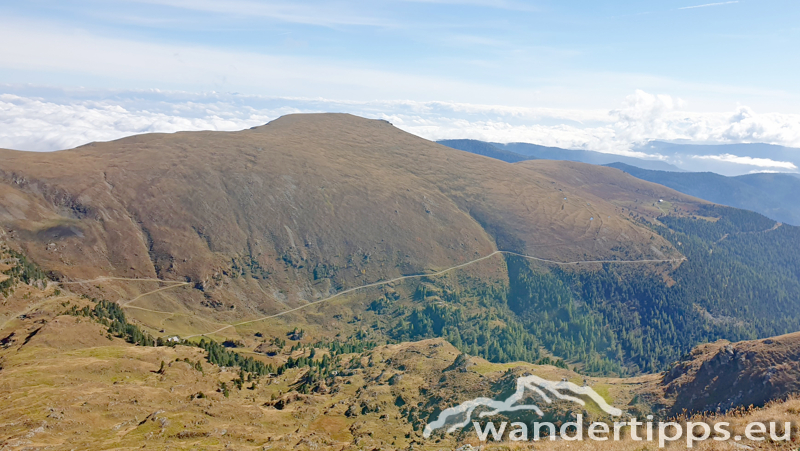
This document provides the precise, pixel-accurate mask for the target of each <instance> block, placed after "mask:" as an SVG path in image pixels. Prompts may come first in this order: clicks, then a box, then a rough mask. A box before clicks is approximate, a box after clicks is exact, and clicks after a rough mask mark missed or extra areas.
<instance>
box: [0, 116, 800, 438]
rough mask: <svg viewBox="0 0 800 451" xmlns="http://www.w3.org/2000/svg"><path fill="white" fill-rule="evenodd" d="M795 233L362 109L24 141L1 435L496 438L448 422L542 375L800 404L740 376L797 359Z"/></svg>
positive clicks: (664, 399) (671, 400) (672, 406)
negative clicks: (64, 142)
mask: <svg viewBox="0 0 800 451" xmlns="http://www.w3.org/2000/svg"><path fill="white" fill-rule="evenodd" d="M798 244H800V228H798V227H793V226H791V225H788V224H782V223H777V222H775V221H774V220H771V219H769V218H767V217H765V216H763V215H760V214H758V213H754V212H750V211H746V210H741V209H736V208H732V207H727V206H721V205H716V204H712V203H709V202H707V201H704V200H701V199H698V198H695V197H692V196H689V195H686V194H682V193H680V192H678V191H675V190H673V189H671V188H667V187H664V186H662V185H658V184H655V183H651V182H647V181H644V180H641V179H638V178H636V177H633V176H632V175H630V174H626V173H625V172H623V171H621V170H619V169H615V168H609V167H602V166H595V165H589V164H584V163H579V162H572V161H552V160H526V161H520V162H517V163H513V164H512V163H507V162H503V161H500V160H498V159H494V158H488V157H486V156H481V155H474V154H471V153H468V152H463V151H459V150H455V149H451V148H448V147H446V146H442V145H439V144H436V143H432V142H430V141H426V140H424V139H421V138H419V137H416V136H413V135H410V134H408V133H405V132H402V131H400V130H398V129H396V128H394V127H393V126H391V125H390V124H389V123H387V122H385V121H373V120H366V119H362V118H358V117H354V116H350V115H341V114H320V115H291V116H285V117H282V118H280V119H277V120H275V121H273V122H271V123H269V124H267V125H264V126H260V127H255V128H253V129H250V130H242V131H237V132H192V133H175V134H151V135H140V136H135V137H130V138H125V139H121V140H117V141H113V142H107V143H93V144H90V145H86V146H82V147H79V148H76V149H69V150H64V151H59V152H53V153H46V154H42V153H29V152H18V151H13V150H2V151H0V397H2V398H3V399H7V400H10V401H13V402H9V403H8V404H9V408H7V409H4V410H3V412H2V413H0V443H2V444H3V445H2V446H3V447H8V448H12V449H13V448H24V447H29V448H33V447H45V446H50V447H54V448H67V449H71V448H91V447H95V448H96V447H103V448H120V447H128V448H131V447H141V446H142V444H144V445H145V447H146V448H163V447H167V446H169V447H171V448H172V447H175V448H182V449H198V448H215V447H219V446H227V447H233V448H237V449H263V448H264V447H272V448H273V449H290V448H291V449H364V448H368V449H375V448H377V449H408V448H411V447H414V448H422V447H429V445H431V442H428V441H427V440H433V444H434V445H435V446H436V447H439V446H441V447H443V448H454V447H455V446H460V445H461V444H463V443H465V442H468V441H470V440H472V439H471V438H470V436H468V435H466V432H465V434H464V435H462V434H446V433H442V432H437V433H436V434H435V435H434V436H433V437H432V438H430V439H429V438H426V437H425V436H424V433H423V431H424V428H425V426H426V425H429V424H431V422H433V421H435V420H436V419H437V418H438V416H439V414H440V413H442V412H443V411H444V410H445V409H447V408H449V407H452V406H455V405H456V404H458V403H462V402H465V401H469V400H470V399H474V398H476V397H501V396H508V395H510V394H511V393H513V391H514V389H515V387H516V386H517V383H518V381H519V378H520V377H523V376H524V377H528V376H529V375H530V374H531V373H534V374H535V375H538V376H541V377H544V378H546V379H547V380H549V381H552V382H554V383H557V381H559V380H562V381H563V380H564V379H566V380H568V381H571V382H573V383H576V384H577V386H579V387H580V386H582V385H588V386H590V387H593V390H596V392H595V393H597V394H598V396H600V397H602V398H603V399H604V400H606V401H607V402H608V403H611V404H614V405H617V406H619V407H620V408H622V409H624V410H625V411H626V414H627V413H630V414H631V415H632V416H637V417H639V418H643V417H644V416H645V415H648V414H653V415H657V416H659V417H660V418H661V417H666V416H667V415H669V414H670V413H672V412H677V411H682V409H691V410H694V411H698V412H702V411H705V410H707V409H715V408H716V407H720V408H721V409H722V408H723V407H724V408H728V407H741V403H742V402H745V401H746V402H756V403H759V404H762V403H767V402H773V404H769V405H766V407H764V409H765V410H763V411H761V410H759V411H754V412H745V413H739V412H738V411H737V412H734V413H733V414H732V416H733V417H735V418H738V419H737V420H736V421H742V415H745V414H746V415H752V416H753V418H758V415H761V414H762V413H763V414H767V413H769V414H772V413H775V412H779V413H780V414H781V415H784V414H785V413H787V412H788V410H787V409H795V408H797V402H796V400H789V401H787V402H786V403H778V404H775V402H777V401H775V399H776V398H780V397H781V396H783V395H789V392H790V391H792V390H793V389H794V388H793V387H795V385H793V384H792V383H788V382H787V383H782V385H776V386H774V387H772V388H774V389H770V390H766V389H762V388H761V387H758V389H757V390H756V389H755V388H754V389H753V390H752V393H748V392H747V391H746V390H744V388H743V387H744V383H745V382H747V381H750V382H752V383H753V384H757V383H762V385H763V382H764V381H767V383H769V382H770V381H773V380H774V381H775V382H776V383H777V382H780V381H787V380H788V379H790V378H792V377H794V378H795V379H796V365H791V364H785V365H783V366H780V367H778V366H779V365H778V363H777V362H779V361H780V359H795V357H796V356H795V354H794V353H793V351H792V349H794V348H793V347H794V344H795V343H794V339H793V338H792V337H793V336H792V335H788V338H787V337H780V335H784V334H789V333H795V332H797V331H798V330H800V259H798V257H797V252H796V249H797V248H798ZM776 336H778V337H776ZM767 337H776V338H773V340H776V341H775V343H779V347H776V348H775V349H773V348H770V347H769V346H771V345H772V344H771V343H768V342H767V341H766V340H765V339H766V338H767ZM719 340H726V341H722V342H721V341H719ZM717 342H718V343H721V345H720V346H722V349H727V348H726V347H725V346H727V344H726V343H735V342H745V343H743V344H739V345H731V346H732V349H733V351H732V352H733V355H734V356H736V359H737V360H736V361H737V362H739V361H740V360H739V356H740V355H744V356H745V360H746V362H744V363H742V364H741V365H739V364H737V366H735V367H734V366H732V364H730V362H728V361H725V362H722V360H724V359H722V357H720V359H722V360H720V362H722V363H720V364H718V362H717V360H718V359H717V358H716V357H713V356H714V355H717V354H719V351H718V350H717V349H716V348H713V347H708V346H709V345H707V343H717ZM698 346H700V347H699V348H698ZM704 346H705V347H704ZM693 349H695V350H694V351H693ZM698 349H699V351H698ZM773 351H775V352H773ZM725 352H727V351H725ZM687 356H688V357H687ZM723 357H724V356H723ZM676 361H680V362H681V363H678V364H677V365H676V364H675V362H676ZM690 361H692V362H694V363H687V362H690ZM706 361H708V362H712V363H706ZM720 365H721V366H720ZM726 365H727V366H726ZM675 368H679V369H677V370H675ZM704 368H705V369H704ZM717 368H722V372H721V373H720V372H715V371H716V369H717ZM662 371H666V373H662ZM670 375H671V376H670ZM739 377H741V381H740V382H737V381H738V380H739V379H737V378H739ZM773 378H774V379H773ZM723 382H724V383H723ZM726 384H730V385H731V386H734V387H735V388H737V390H738V391H736V393H732V396H730V397H727V398H726V397H725V395H724V387H725V385H726ZM767 385H768V384H767ZM739 391H741V392H742V396H741V397H739V396H738V393H739ZM756 392H758V393H756ZM705 394H708V397H707V398H705V399H704V398H702V396H705ZM751 394H753V396H750V395H751ZM581 396H584V395H581ZM593 402H595V404H591V403H589V402H587V404H586V406H585V408H584V407H581V409H580V411H581V412H583V411H584V410H585V412H586V414H587V416H591V417H592V418H600V419H602V418H606V417H604V416H603V415H604V414H603V412H604V410H603V409H602V408H600V407H599V406H598V405H597V404H596V403H597V400H596V398H595V399H594V401H593ZM780 409H783V410H780ZM577 411H578V410H576V409H575V406H574V405H570V404H567V405H564V404H559V403H558V402H556V403H553V405H549V403H548V405H547V406H546V410H545V412H546V416H547V418H550V419H553V420H554V421H562V422H563V421H566V420H568V419H572V418H574V414H575V413H576V412H577ZM503 415H505V414H503ZM514 415H520V416H519V417H515V416H514ZM524 415H528V417H525V416H524ZM737 415H739V417H737ZM795 415H796V411H795ZM529 416H530V412H527V413H519V414H516V413H515V414H512V416H511V417H513V418H523V419H525V421H527V420H529V419H530V417H529ZM437 441H438V442H437ZM223 442H224V445H223ZM472 443H473V444H476V443H475V442H472ZM637 445H639V447H641V443H638V444H637ZM637 449H638V448H637Z"/></svg>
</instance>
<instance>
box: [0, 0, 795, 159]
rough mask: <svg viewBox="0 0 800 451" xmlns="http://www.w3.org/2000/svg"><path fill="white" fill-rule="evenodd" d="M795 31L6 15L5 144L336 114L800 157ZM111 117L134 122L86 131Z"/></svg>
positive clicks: (495, 135)
mask: <svg viewBox="0 0 800 451" xmlns="http://www.w3.org/2000/svg"><path fill="white" fill-rule="evenodd" d="M798 19H800V2H797V1H796V0H791V1H790V0H758V1H755V0H739V1H719V2H715V1H709V0H699V1H698V0H663V1H648V2H644V1H606V2H594V1H553V0H542V1H525V2H523V1H513V0H508V1H493V0H472V1H470V0H394V1H326V0H315V1H306V2H296V1H295V2H292V1H284V0H279V1H257V0H233V1H225V2H221V1H210V0H135V1H128V0H115V1H108V0H105V1H89V0H84V1H70V0H61V1H48V0H31V1H24V2H23V1H16V2H3V3H0V21H2V23H0V39H2V42H4V43H6V44H9V43H10V44H11V45H4V46H2V48H0V95H2V97H0V146H8V147H12V146H16V147H17V148H29V149H32V150H52V148H54V146H55V147H58V146H66V145H74V144H76V143H79V142H80V141H81V140H84V141H85V140H88V139H103V138H109V139H110V138H113V137H118V136H120V135H124V134H130V133H136V132H146V131H170V130H173V129H181V128H187V129H196V128H204V127H205V128H218V129H225V128H236V127H239V126H246V125H250V124H252V123H253V122H258V121H261V120H268V119H271V118H274V116H276V115H279V114H281V113H286V112H301V111H329V110H330V111H349V112H353V113H356V114H362V115H366V116H370V117H384V118H389V119H393V120H394V122H395V123H396V124H397V125H398V126H401V127H402V128H405V129H407V130H409V131H412V132H415V133H418V134H420V135H423V136H426V137H429V138H443V137H461V136H466V137H475V138H482V139H494V140H498V141H514V140H525V141H538V142H540V143H543V144H550V145H562V146H565V147H573V148H595V149H597V150H601V151H608V152H617V153H625V152H628V151H630V149H631V148H632V147H633V143H634V142H635V141H641V140H646V139H673V140H676V139H684V140H691V141H700V142H706V141H708V142H748V141H763V142H773V143H776V144H784V145H794V146H800V119H799V118H800V106H798V105H800V83H798V81H800V80H798V78H799V77H798V75H797V74H798V73H800V58H798V57H797V56H796V53H797V50H796V49H797V48H798V47H800V45H799V44H800V25H799V24H800V20H798ZM198 105H201V106H198ZM37 108H38V109H40V110H41V109H46V110H47V111H49V112H51V113H52V115H51V116H48V117H49V119H47V118H45V119H42V117H41V114H40V115H38V117H35V119H36V120H37V121H34V122H30V123H23V122H22V121H23V119H20V118H21V117H23V116H24V115H25V114H28V113H30V114H33V113H34V112H35V111H33V110H35V109H37ZM120 109H121V111H124V112H125V113H124V114H127V116H126V117H127V121H128V122H129V124H128V125H124V126H120V125H119V124H117V125H114V124H110V125H109V124H107V123H103V121H101V120H100V121H98V122H96V123H92V122H91V121H92V119H91V116H92V114H91V113H92V112H94V113H96V114H94V115H95V116H98V117H101V118H102V116H104V115H105V116H108V115H109V114H111V112H113V111H112V110H115V111H117V113H119V114H123V113H122V112H121V111H120ZM204 109H205V112H204V111H203V110H204ZM209 111H210V112H209ZM82 114H83V116H81V115H82ZM148 115H156V116H158V115H160V116H158V117H151V116H148ZM34 116H35V115H34ZM121 122H125V121H122V120H121ZM75 123H78V124H82V126H83V127H84V129H80V127H78V126H77V125H75ZM36 124H39V125H42V124H49V125H50V126H51V129H52V130H60V131H61V138H59V137H58V136H55V137H54V132H50V134H49V135H48V136H49V137H46V136H43V135H42V134H41V133H38V134H37V133H36V132H35V130H34V129H35V125H36ZM165 124H167V125H165ZM93 126H95V127H96V130H94V131H92V127H93ZM12 127H15V130H17V131H9V130H10V128H12ZM3 128H5V129H6V130H3ZM456 135H458V136H456Z"/></svg>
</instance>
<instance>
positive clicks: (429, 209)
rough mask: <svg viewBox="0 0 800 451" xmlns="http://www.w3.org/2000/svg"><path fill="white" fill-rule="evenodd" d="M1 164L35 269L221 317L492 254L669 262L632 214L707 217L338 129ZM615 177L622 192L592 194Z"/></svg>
mask: <svg viewBox="0 0 800 451" xmlns="http://www.w3.org/2000/svg"><path fill="white" fill-rule="evenodd" d="M0 161H2V163H0V171H1V172H0V175H2V180H3V184H2V185H0V193H2V195H0V220H1V221H2V223H3V225H4V226H5V227H7V228H8V229H10V230H12V231H13V232H12V234H11V239H12V240H13V241H15V242H18V243H20V244H21V245H22V246H23V247H24V249H25V251H26V252H27V253H28V254H29V255H30V256H31V257H32V258H33V259H34V260H35V261H37V262H39V263H40V264H41V265H42V266H43V267H44V268H45V269H47V270H50V271H54V272H55V273H56V274H60V275H62V276H63V277H66V278H71V279H83V278H85V279H90V278H95V277H99V276H107V275H115V276H124V277H137V278H141V277H150V278H163V279H172V280H182V281H189V282H190V283H191V285H192V286H194V287H195V288H197V289H198V290H194V291H192V290H189V291H190V292H192V293H194V296H195V300H196V301H197V302H192V304H193V305H194V304H198V303H200V304H202V305H204V306H205V307H207V308H209V309H212V310H215V311H217V312H219V311H223V312H227V314H228V315H229V316H230V315H234V316H248V315H252V314H254V313H256V312H274V311H279V310H281V309H284V308H286V307H287V306H295V305H300V304H302V303H305V302H306V301H309V300H314V299H318V298H320V297H324V296H325V295H327V294H330V293H333V292H335V291H338V290H340V289H343V288H347V287H352V286H358V285H363V284H366V283H370V282H374V281H377V280H383V279H387V278H391V277H393V276H398V275H404V274H412V273H419V272H426V271H431V270H436V269H442V268H447V267H450V266H453V265H457V264H460V263H464V262H468V261H471V260H473V259H476V258H478V257H481V256H484V255H487V254H489V253H491V252H492V251H494V250H496V249H503V250H512V251H516V252H522V253H527V254H531V255H536V256H540V257H544V258H551V259H554V260H581V259H595V258H628V259H639V258H664V257H665V256H666V257H668V258H669V257H678V256H679V254H678V253H677V251H675V250H674V248H673V247H672V246H671V245H670V244H669V243H668V242H667V241H665V240H663V239H662V238H661V237H659V236H657V235H654V234H653V232H652V231H650V230H649V229H647V228H646V227H643V226H641V225H640V224H639V223H637V222H636V221H635V220H634V216H635V215H633V214H632V213H631V212H630V211H628V210H627V209H626V208H624V207H625V206H630V205H633V204H635V203H636V202H651V201H653V199H655V197H657V196H655V195H656V194H657V195H658V196H663V197H668V198H669V199H670V202H675V203H677V204H676V205H682V208H684V209H689V210H691V209H692V208H693V206H695V205H696V204H697V202H699V201H697V200H696V199H693V198H690V197H687V196H684V195H681V194H678V193H677V192H674V191H670V190H666V189H664V188H660V187H659V188H658V189H657V190H656V189H654V188H653V187H655V186H657V185H653V184H650V183H647V182H643V181H640V180H637V179H635V178H633V177H629V176H626V175H623V174H622V173H621V172H619V171H613V170H610V169H607V168H597V167H593V166H589V165H581V164H576V163H569V162H525V163H520V164H514V165H512V164H508V163H504V162H501V161H497V160H493V159H490V158H486V157H481V156H477V155H471V154H468V153H465V152H461V151H457V150H454V149H450V148H447V147H444V146H441V145H438V144H435V143H433V142H430V141H426V140H424V139H421V138H419V137H416V136H413V135H410V134H408V133H405V132H402V131H400V130H398V129H397V128H395V127H393V126H392V125H391V124H389V123H387V122H385V121H375V120H367V119H362V118H359V117H355V116H351V115H344V114H319V115H291V116H285V117H282V118H280V119H278V120H275V121H273V122H271V123H269V124H267V125H265V126H262V127H257V128H254V129H251V130H244V131H239V132H230V133H229V132H191V133H189V132H187V133H176V134H150V135H140V136H134V137H130V138H125V139H122V140H118V141H113V142H108V143H95V144H89V145H86V146H82V147H79V148H76V149H71V150H65V151H60V152H53V153H28V152H16V151H9V150H4V151H0ZM612 171H613V172H612ZM609 174H612V175H613V176H614V178H615V179H616V180H624V182H625V183H624V184H618V185H615V186H616V188H617V189H614V190H608V189H599V188H598V186H599V185H602V180H603V179H604V178H605V177H607V176H608V175H609ZM587 180H594V181H595V182H594V184H591V183H588V182H586V181H587ZM659 190H660V191H659ZM644 193H647V194H648V196H649V197H648V196H645V195H644ZM654 196H655V197H654ZM650 210H651V213H654V212H657V210H655V207H650ZM496 266H497V270H498V271H502V267H503V265H501V264H500V262H498V263H497V264H496ZM480 271H481V272H486V268H485V267H484V268H482V269H481V270H480ZM242 276H244V277H242ZM501 276H502V275H494V276H492V277H501ZM220 286H225V287H226V289H225V290H215V288H217V287H220ZM199 290H203V291H204V293H202V294H200V291H199ZM195 292H196V293H195ZM256 298H257V299H256ZM254 299H255V300H254ZM170 308H177V307H176V306H172V307H170Z"/></svg>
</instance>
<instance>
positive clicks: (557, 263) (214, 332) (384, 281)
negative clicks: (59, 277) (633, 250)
mask: <svg viewBox="0 0 800 451" xmlns="http://www.w3.org/2000/svg"><path fill="white" fill-rule="evenodd" d="M500 254H506V255H513V256H516V257H521V258H527V259H528V260H536V261H540V262H545V263H552V264H555V265H561V266H569V265H579V264H581V263H583V264H589V263H625V264H630V263H668V262H672V263H675V262H682V261H684V260H686V257H681V258H676V259H665V260H579V261H574V262H559V261H555V260H548V259H546V258H539V257H534V256H531V255H525V254H519V253H517V252H511V251H494V252H492V253H491V254H489V255H486V256H484V257H480V258H476V259H475V260H471V261H468V262H466V263H462V264H460V265H456V266H451V267H450V268H447V269H443V270H441V271H437V272H434V273H423V274H411V275H408V276H400V277H395V278H394V279H389V280H383V281H380V282H374V283H370V284H367V285H361V286H358V287H354V288H349V289H347V290H344V291H340V292H338V293H336V294H334V295H332V296H328V297H327V298H324V299H320V300H317V301H314V302H309V303H308V304H304V305H301V306H300V307H295V308H293V309H289V310H285V311H283V312H280V313H276V314H274V315H268V316H262V317H261V318H256V319H252V320H248V321H242V322H240V323H235V324H229V325H227V326H225V327H222V328H219V329H217V330H215V331H212V332H206V333H204V334H195V335H189V336H187V337H184V338H187V339H188V338H194V337H200V336H204V335H212V334H216V333H219V332H222V331H223V330H226V329H230V328H231V327H237V326H243V325H245V324H252V323H257V322H260V321H264V320H268V319H272V318H277V317H279V316H283V315H286V314H288V313H292V312H296V311H298V310H302V309H304V308H307V307H311V306H312V305H317V304H321V303H323V302H328V301H330V300H333V299H335V298H337V297H339V296H343V295H345V294H348V293H352V292H354V291H358V290H363V289H366V288H372V287H377V286H381V285H387V284H390V283H394V282H399V281H401V280H406V279H414V278H419V277H435V276H440V275H442V274H445V273H448V272H450V271H453V270H456V269H459V268H463V267H465V266H469V265H472V264H474V263H478V262H480V261H483V260H486V259H488V258H491V257H494V256H495V255H500Z"/></svg>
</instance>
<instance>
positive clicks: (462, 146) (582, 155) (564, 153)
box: [437, 139, 681, 171]
mask: <svg viewBox="0 0 800 451" xmlns="http://www.w3.org/2000/svg"><path fill="white" fill-rule="evenodd" d="M437 142H438V143H439V144H442V145H445V146H447V147H452V148H453V149H458V150H463V151H465V152H469V153H474V154H476V155H483V156H486V157H490V158H495V159H498V160H502V161H505V162H508V163H517V162H520V161H525V160H537V159H541V160H559V161H578V162H581V163H589V164H596V165H602V164H607V163H612V162H620V161H621V162H625V163H628V164H630V165H634V166H637V167H641V168H649V169H661V170H669V171H681V169H680V168H678V167H677V166H673V165H670V164H667V163H664V162H663V161H656V160H643V159H640V158H632V157H625V156H622V155H614V154H605V153H601V152H592V151H588V150H569V149H560V148H558V147H546V146H540V145H537V144H528V143H510V144H500V143H487V142H485V141H478V140H474V139H443V140H440V141H437Z"/></svg>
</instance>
